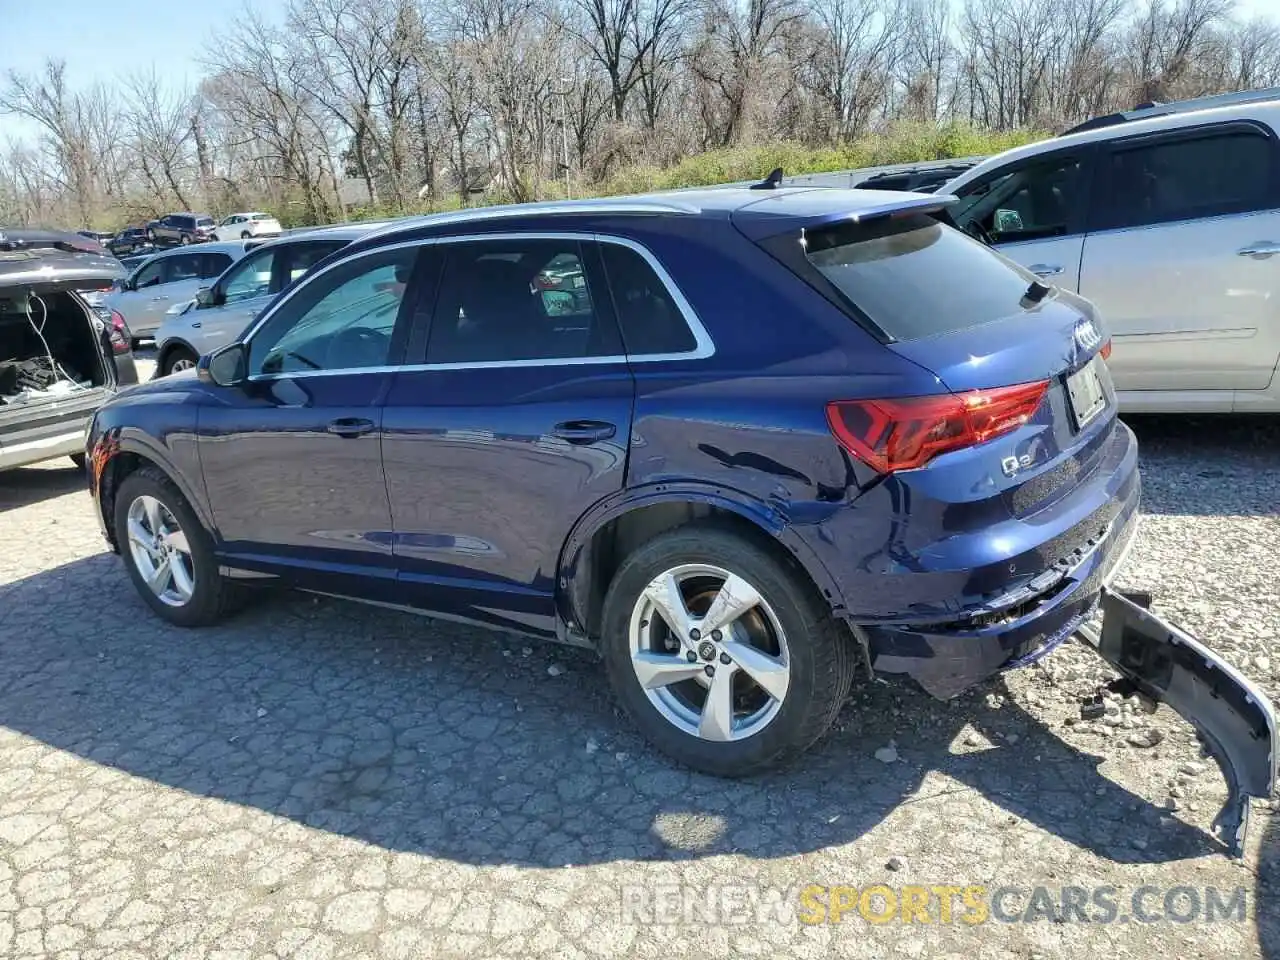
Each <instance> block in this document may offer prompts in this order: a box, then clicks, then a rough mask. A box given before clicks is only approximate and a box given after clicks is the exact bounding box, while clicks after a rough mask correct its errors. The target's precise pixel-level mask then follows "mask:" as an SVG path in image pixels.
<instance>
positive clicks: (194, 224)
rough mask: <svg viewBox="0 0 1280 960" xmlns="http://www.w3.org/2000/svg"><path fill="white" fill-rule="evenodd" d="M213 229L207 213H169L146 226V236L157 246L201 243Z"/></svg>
mask: <svg viewBox="0 0 1280 960" xmlns="http://www.w3.org/2000/svg"><path fill="white" fill-rule="evenodd" d="M215 227H216V224H215V223H214V222H213V217H211V216H209V215H208V214H207V213H171V214H169V215H168V216H164V217H161V218H160V219H159V220H153V221H151V223H149V224H147V235H148V237H149V238H150V239H151V240H152V241H153V242H154V243H157V244H169V245H173V244H178V243H181V244H187V243H203V242H204V241H206V240H208V239H210V238H211V237H212V236H213V231H214V228H215Z"/></svg>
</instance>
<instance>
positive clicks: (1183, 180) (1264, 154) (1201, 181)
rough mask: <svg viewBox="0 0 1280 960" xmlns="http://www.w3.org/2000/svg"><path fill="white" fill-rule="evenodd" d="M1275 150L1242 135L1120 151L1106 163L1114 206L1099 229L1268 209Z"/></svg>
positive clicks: (1263, 139)
mask: <svg viewBox="0 0 1280 960" xmlns="http://www.w3.org/2000/svg"><path fill="white" fill-rule="evenodd" d="M1274 153H1275V147H1274V146H1273V145H1272V143H1271V141H1270V140H1269V139H1268V138H1267V137H1265V136H1263V135H1262V134H1261V133H1250V132H1248V131H1238V132H1231V133H1219V134H1216V135H1212V136H1205V137H1197V138H1195V139H1179V140H1172V141H1166V142H1164V143H1154V144H1150V145H1148V146H1138V147H1131V148H1129V149H1119V150H1116V151H1115V152H1114V153H1112V154H1111V157H1110V158H1109V160H1108V162H1107V174H1108V177H1109V180H1110V190H1109V196H1110V201H1111V202H1110V203H1108V204H1106V205H1105V209H1100V210H1099V213H1098V216H1097V217H1096V218H1095V219H1097V220H1098V223H1097V224H1096V228H1097V229H1100V230H1105V229H1115V228H1118V227H1140V226H1145V225H1147V224H1153V223H1167V222H1169V221H1173V220H1191V219H1195V218H1197V217H1215V216H1221V215H1223V214H1229V213H1246V212H1248V211H1251V210H1265V209H1267V208H1269V207H1272V206H1274V205H1275V200H1274V191H1273V186H1272V185H1273V168H1272V158H1273V156H1274Z"/></svg>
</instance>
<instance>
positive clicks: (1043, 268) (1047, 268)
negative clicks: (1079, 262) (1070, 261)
mask: <svg viewBox="0 0 1280 960" xmlns="http://www.w3.org/2000/svg"><path fill="white" fill-rule="evenodd" d="M1027 269H1028V270H1030V271H1031V272H1032V273H1034V274H1035V275H1036V276H1037V277H1056V276H1057V275H1058V274H1060V273H1062V271H1063V268H1062V267H1061V266H1059V265H1058V264H1056V263H1033V264H1032V265H1031V266H1029V267H1027Z"/></svg>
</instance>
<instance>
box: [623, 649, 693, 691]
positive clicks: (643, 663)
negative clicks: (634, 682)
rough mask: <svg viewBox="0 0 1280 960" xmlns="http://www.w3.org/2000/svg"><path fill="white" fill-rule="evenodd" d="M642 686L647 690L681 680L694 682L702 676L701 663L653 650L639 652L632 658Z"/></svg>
mask: <svg viewBox="0 0 1280 960" xmlns="http://www.w3.org/2000/svg"><path fill="white" fill-rule="evenodd" d="M631 662H632V665H633V666H634V667H635V670H636V676H637V677H638V678H639V680H640V686H642V687H644V688H645V689H646V690H654V689H657V688H658V687H665V686H668V685H669V684H672V683H679V682H680V681H681V680H692V679H694V678H695V677H698V676H700V675H701V674H702V671H703V665H702V664H701V663H696V662H695V663H690V662H689V661H688V660H686V659H684V658H683V657H673V656H670V655H668V654H662V653H654V652H653V651H652V650H639V651H636V652H635V653H633V654H632V656H631Z"/></svg>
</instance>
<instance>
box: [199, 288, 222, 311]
mask: <svg viewBox="0 0 1280 960" xmlns="http://www.w3.org/2000/svg"><path fill="white" fill-rule="evenodd" d="M218 303H219V299H218V293H217V291H216V290H215V289H214V288H213V287H201V288H200V289H199V290H197V291H196V308H197V309H199V308H202V307H216V306H218Z"/></svg>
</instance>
